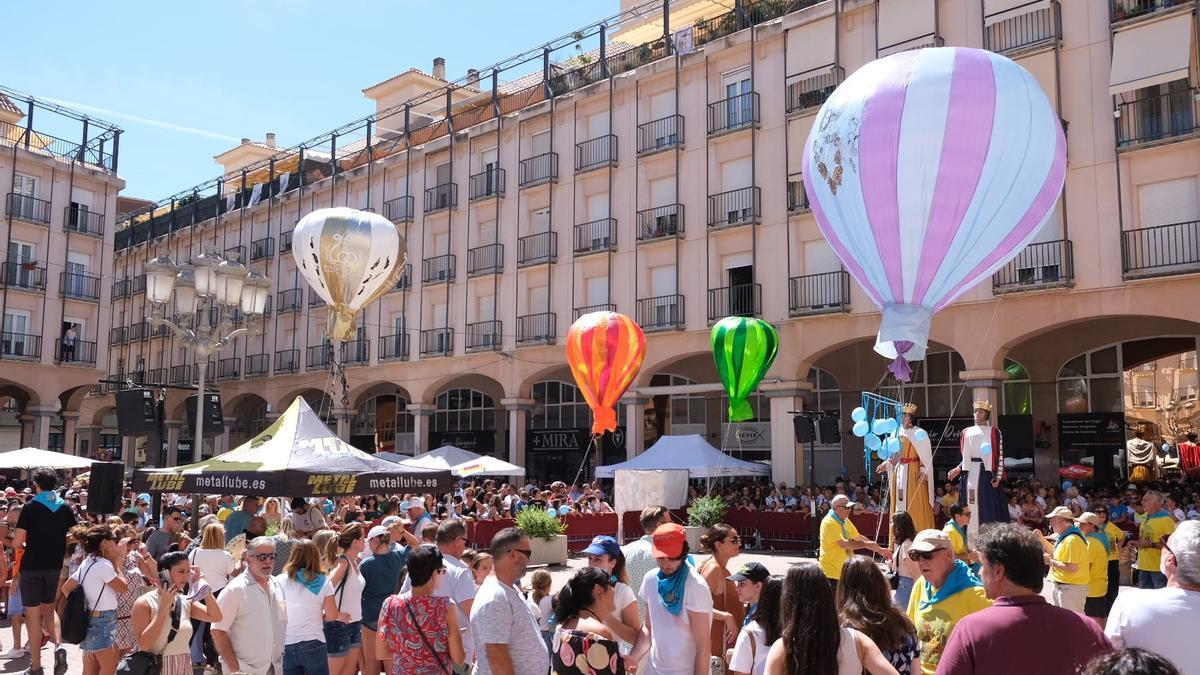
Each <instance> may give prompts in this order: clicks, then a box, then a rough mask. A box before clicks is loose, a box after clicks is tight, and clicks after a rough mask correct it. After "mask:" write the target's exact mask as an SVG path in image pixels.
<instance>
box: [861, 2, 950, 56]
mask: <svg viewBox="0 0 1200 675" xmlns="http://www.w3.org/2000/svg"><path fill="white" fill-rule="evenodd" d="M934 2H935V0H880V2H879V43H878V44H877V45H876V48H878V49H880V50H883V49H887V48H888V47H894V46H896V45H898V44H901V43H903V42H908V41H910V40H915V39H917V38H919V37H924V36H926V35H932V34H933V33H935V32H936V31H937V21H936V20H935V16H936V14H935V12H934Z"/></svg>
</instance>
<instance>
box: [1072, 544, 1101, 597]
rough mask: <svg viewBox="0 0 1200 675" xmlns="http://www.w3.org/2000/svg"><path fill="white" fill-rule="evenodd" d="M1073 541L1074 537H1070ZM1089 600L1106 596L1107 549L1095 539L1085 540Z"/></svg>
mask: <svg viewBox="0 0 1200 675" xmlns="http://www.w3.org/2000/svg"><path fill="white" fill-rule="evenodd" d="M1072 539H1074V537H1072ZM1087 549H1088V582H1087V583H1088V594H1087V596H1088V597H1089V598H1102V597H1104V596H1105V595H1107V594H1108V549H1106V548H1104V544H1102V543H1101V542H1100V540H1099V539H1097V538H1095V537H1088V538H1087Z"/></svg>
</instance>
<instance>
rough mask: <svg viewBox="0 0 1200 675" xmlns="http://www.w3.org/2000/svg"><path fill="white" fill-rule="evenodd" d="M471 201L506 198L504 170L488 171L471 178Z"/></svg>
mask: <svg viewBox="0 0 1200 675" xmlns="http://www.w3.org/2000/svg"><path fill="white" fill-rule="evenodd" d="M470 190H471V196H470V199H471V201H475V200H476V199H487V198H488V197H503V196H504V169H488V170H487V171H483V172H482V173H477V174H475V175H474V176H471V180H470Z"/></svg>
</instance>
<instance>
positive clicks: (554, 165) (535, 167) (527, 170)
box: [517, 152, 558, 188]
mask: <svg viewBox="0 0 1200 675" xmlns="http://www.w3.org/2000/svg"><path fill="white" fill-rule="evenodd" d="M517 170H518V173H519V174H520V175H519V176H518V177H517V178H518V181H517V183H518V185H519V186H520V187H523V188H527V187H533V186H535V185H542V184H543V183H553V182H556V181H558V153H557V152H545V153H542V154H540V155H534V156H533V157H530V158H529V159H523V160H521V163H520V165H519V166H518V167H517Z"/></svg>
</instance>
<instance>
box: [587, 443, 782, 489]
mask: <svg viewBox="0 0 1200 675" xmlns="http://www.w3.org/2000/svg"><path fill="white" fill-rule="evenodd" d="M623 469H641V470H652V469H683V470H686V471H687V472H688V477H689V478H724V477H726V476H768V475H770V474H771V467H769V466H767V465H765V464H759V463H758V462H747V461H745V460H741V459H734V458H733V457H730V456H729V455H726V454H725V453H723V452H721V451H720V450H718V449H716V448H714V447H713V446H712V445H710V444H709V443H708V441H706V440H704V438H703V437H702V436H700V435H699V434H690V435H687V436H663V437H662V438H660V439H658V441H657V442H655V443H654V445H652V446H650V448H649V449H648V450H646V451H645V452H643V453H642V454H640V455H638V456H637V457H634V458H633V459H631V460H629V461H626V462H621V463H620V464H609V465H608V466H602V467H599V468H598V469H596V477H597V478H613V477H614V474H615V472H617V471H621V470H623Z"/></svg>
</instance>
